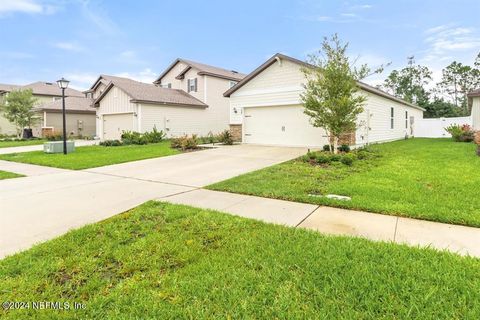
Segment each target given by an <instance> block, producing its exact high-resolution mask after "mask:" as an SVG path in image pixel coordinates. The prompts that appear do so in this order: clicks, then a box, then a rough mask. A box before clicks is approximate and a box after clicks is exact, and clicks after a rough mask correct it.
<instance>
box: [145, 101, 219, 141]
mask: <svg viewBox="0 0 480 320" xmlns="http://www.w3.org/2000/svg"><path fill="white" fill-rule="evenodd" d="M207 109H208V108H207ZM141 114H142V117H141V131H142V132H145V131H150V130H152V129H153V127H154V126H155V127H156V128H157V129H158V130H163V131H164V132H165V133H166V134H167V136H168V137H178V136H181V135H185V134H189V135H190V134H197V135H201V136H205V135H207V134H209V133H210V132H211V133H213V134H216V133H219V132H220V131H222V130H225V129H227V128H228V125H227V123H224V124H223V125H221V124H220V125H219V124H218V123H216V122H215V120H214V119H215V118H214V117H212V114H211V113H209V112H208V110H206V109H204V108H198V107H180V106H168V105H150V104H142V105H141Z"/></svg>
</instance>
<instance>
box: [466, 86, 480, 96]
mask: <svg viewBox="0 0 480 320" xmlns="http://www.w3.org/2000/svg"><path fill="white" fill-rule="evenodd" d="M467 97H469V98H473V97H480V88H478V89H475V90H473V91H470V92H469V93H468V94H467Z"/></svg>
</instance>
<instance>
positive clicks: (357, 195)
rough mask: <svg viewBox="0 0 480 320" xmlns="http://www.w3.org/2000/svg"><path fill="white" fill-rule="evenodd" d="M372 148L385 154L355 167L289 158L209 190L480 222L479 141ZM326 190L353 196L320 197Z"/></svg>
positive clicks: (417, 142) (405, 143) (429, 141)
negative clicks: (327, 165)
mask: <svg viewBox="0 0 480 320" xmlns="http://www.w3.org/2000/svg"><path fill="white" fill-rule="evenodd" d="M372 148H373V150H375V151H376V152H377V153H378V154H379V155H381V157H380V158H376V159H372V160H366V161H365V160H362V161H357V162H355V163H354V165H353V166H351V167H348V166H345V165H342V164H335V165H331V166H329V167H327V168H323V167H321V166H312V165H310V164H308V163H304V162H301V161H289V162H285V163H282V164H279V165H276V166H273V167H269V168H266V169H262V170H259V171H256V172H251V173H248V174H245V175H241V176H239V177H235V178H232V179H229V180H226V181H223V182H220V183H217V184H214V185H212V186H209V189H212V190H222V191H229V192H235V193H244V194H251V195H257V196H262V197H269V198H278V199H284V200H291V201H299V202H307V203H313V204H321V205H327V206H334V207H343V208H349V209H358V210H365V211H372V212H378V213H385V214H392V215H399V216H406V217H412V218H420V219H426V220H432V221H440V222H445V223H455V224H463V225H469V226H475V227H480V199H479V196H478V190H479V189H478V188H479V186H480V170H479V168H480V157H478V156H477V155H476V154H475V148H476V147H475V145H474V144H472V143H459V142H453V141H452V140H450V139H419V138H416V139H410V140H407V141H396V142H391V143H384V144H378V145H374V146H372ZM326 194H337V195H345V196H349V197H351V198H352V200H351V201H341V200H333V199H327V198H325V197H322V196H321V195H326ZM313 195H317V196H313ZM318 195H320V196H318Z"/></svg>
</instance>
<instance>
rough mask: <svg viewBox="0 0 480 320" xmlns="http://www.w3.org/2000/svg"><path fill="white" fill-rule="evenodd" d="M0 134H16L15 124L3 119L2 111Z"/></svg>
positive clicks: (0, 115)
mask: <svg viewBox="0 0 480 320" xmlns="http://www.w3.org/2000/svg"><path fill="white" fill-rule="evenodd" d="M0 134H6V135H16V134H17V129H16V127H15V125H13V124H12V123H10V121H8V120H7V119H5V117H4V116H3V114H2V113H0Z"/></svg>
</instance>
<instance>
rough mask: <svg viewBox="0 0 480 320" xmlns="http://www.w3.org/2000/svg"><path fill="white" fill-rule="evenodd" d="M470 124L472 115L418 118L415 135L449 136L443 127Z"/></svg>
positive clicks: (427, 136)
mask: <svg viewBox="0 0 480 320" xmlns="http://www.w3.org/2000/svg"><path fill="white" fill-rule="evenodd" d="M452 124H458V125H464V124H468V125H470V126H471V125H472V117H458V118H434V119H420V120H418V122H417V123H416V124H415V137H424V138H450V137H451V135H450V134H449V133H448V132H447V131H445V128H446V127H448V126H450V125H452Z"/></svg>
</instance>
